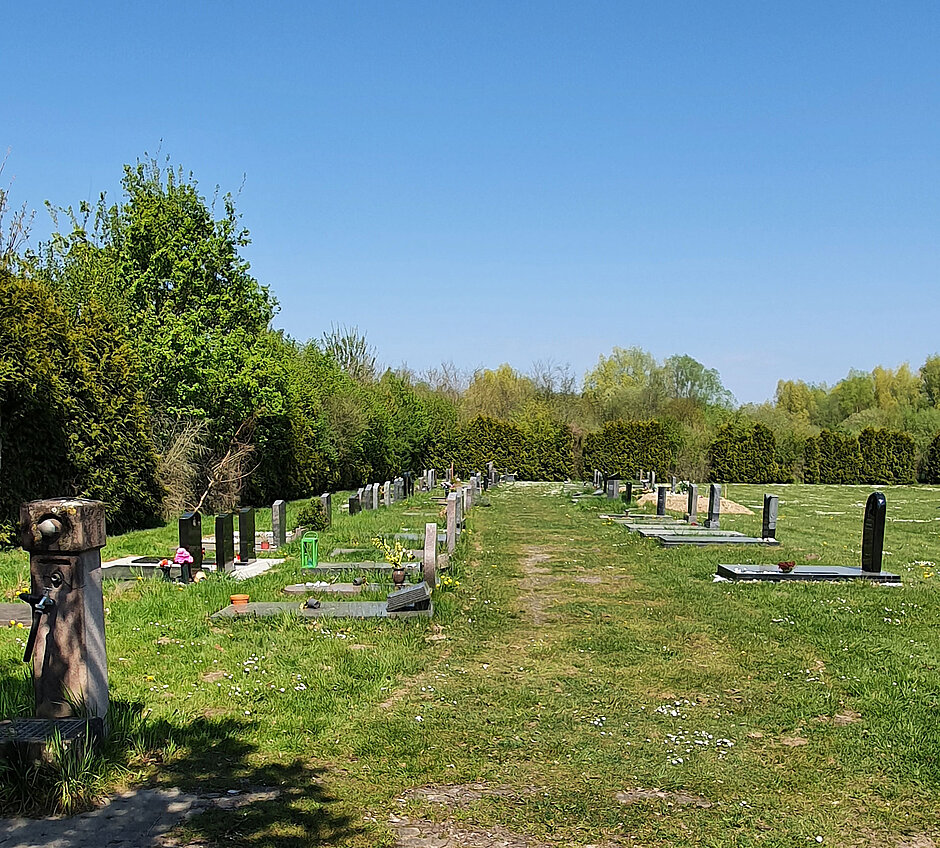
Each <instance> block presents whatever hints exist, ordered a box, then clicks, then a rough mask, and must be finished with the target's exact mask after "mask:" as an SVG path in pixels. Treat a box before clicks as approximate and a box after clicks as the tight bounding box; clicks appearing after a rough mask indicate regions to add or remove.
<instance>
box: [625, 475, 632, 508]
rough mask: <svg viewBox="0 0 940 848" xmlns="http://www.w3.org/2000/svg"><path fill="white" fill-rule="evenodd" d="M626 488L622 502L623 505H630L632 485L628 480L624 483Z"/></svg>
mask: <svg viewBox="0 0 940 848" xmlns="http://www.w3.org/2000/svg"><path fill="white" fill-rule="evenodd" d="M626 487H627V491H625V492H624V493H623V501H624V503H632V502H633V483H632V482H631V481H629V480H628V481H627V482H626Z"/></svg>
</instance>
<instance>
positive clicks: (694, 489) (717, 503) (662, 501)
mask: <svg viewBox="0 0 940 848" xmlns="http://www.w3.org/2000/svg"><path fill="white" fill-rule="evenodd" d="M599 473H600V472H598V471H595V475H597V474H599ZM650 474H651V475H652V479H653V481H654V482H655V480H656V474H655V472H652V471H651V472H650ZM595 482H597V477H596V476H595ZM605 484H606V494H607V498H608V499H609V500H616V499H617V498H619V497H620V480H619V479H618V478H616V477H610V478H608V479H607V480H606V481H605ZM669 488H670V487H668V486H659V487H657V489H656V514H657V515H665V514H666V495H667V493H668V490H669ZM672 491H673V492H675V491H676V478H675V477H673V478H672ZM624 499H625V500H626V501H627V503H629V502H630V501H632V500H633V482H632V481H629V480H628V481H627V483H626V493H625V495H624ZM779 508H780V499H779V498H778V497H777V495H769V494H765V495H764V509H763V514H762V517H761V538H762V539H775V538H776V537H777V512H778V510H779ZM697 515H698V486H697V485H696V484H695V483H690V484H689V487H688V501H687V503H686V513H685V520H686V521H688V522H689V523H690V524H691V523H694V522H695V521H696V517H697ZM703 526H704V527H705V528H706V529H708V530H718V529H719V528H720V527H721V484H720V483H711V484H710V485H709V488H708V513H707V518H706V519H705V523H704V525H703Z"/></svg>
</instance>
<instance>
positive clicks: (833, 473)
mask: <svg viewBox="0 0 940 848" xmlns="http://www.w3.org/2000/svg"><path fill="white" fill-rule="evenodd" d="M803 464H804V471H803V480H804V482H806V483H913V482H914V481H915V479H916V476H917V465H916V459H915V446H914V440H913V439H912V438H911V437H910V436H909V435H908V434H907V433H901V432H898V431H896V430H886V429H875V428H873V427H868V428H866V429H864V430H862V432H861V433H859V435H858V436H857V437H856V436H848V435H842V434H840V433H834V432H833V431H831V430H823V431H822V432H821V433H820V434H819V435H818V436H816V437H815V438H813V437H810V438H808V439H807V440H806V444H805V445H804V448H803Z"/></svg>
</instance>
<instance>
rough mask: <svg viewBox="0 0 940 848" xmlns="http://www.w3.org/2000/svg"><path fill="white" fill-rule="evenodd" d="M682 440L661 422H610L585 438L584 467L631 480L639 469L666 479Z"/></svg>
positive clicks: (673, 466)
mask: <svg viewBox="0 0 940 848" xmlns="http://www.w3.org/2000/svg"><path fill="white" fill-rule="evenodd" d="M678 455H679V439H678V436H676V434H675V433H673V432H672V431H671V430H669V429H667V428H666V427H665V426H664V425H663V423H662V422H661V421H608V422H607V423H606V424H604V426H603V428H602V429H601V430H600V431H598V432H596V433H588V435H587V436H585V437H584V448H583V460H582V462H583V468H584V470H585V472H588V471H589V470H590V471H592V470H593V469H595V468H597V469H599V470H600V471H602V472H604V474H606V475H608V476H618V477H620V478H621V479H627V480H631V479H633V478H635V477H636V475H637V474H638V473H639V471H640V470H641V469H642V470H643V471H646V472H649V471H655V472H656V476H657V477H660V478H665V477H666V475H667V474H669V473H670V472H671V471H673V469H674V468H675V465H676V459H677V457H678Z"/></svg>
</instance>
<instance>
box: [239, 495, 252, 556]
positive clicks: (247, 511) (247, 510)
mask: <svg viewBox="0 0 940 848" xmlns="http://www.w3.org/2000/svg"><path fill="white" fill-rule="evenodd" d="M238 558H239V559H240V560H241V561H242V562H250V561H251V560H253V559H254V558H255V509H254V507H251V506H243V507H242V508H241V509H240V510H238Z"/></svg>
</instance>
